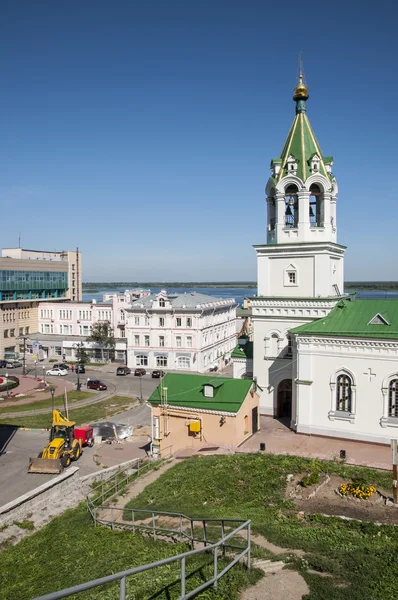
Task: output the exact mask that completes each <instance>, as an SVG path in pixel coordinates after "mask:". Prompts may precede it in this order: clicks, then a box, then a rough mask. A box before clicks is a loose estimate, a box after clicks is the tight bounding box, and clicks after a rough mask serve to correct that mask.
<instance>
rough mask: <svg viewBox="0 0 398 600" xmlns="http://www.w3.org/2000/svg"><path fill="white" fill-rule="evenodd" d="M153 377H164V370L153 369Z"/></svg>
mask: <svg viewBox="0 0 398 600" xmlns="http://www.w3.org/2000/svg"><path fill="white" fill-rule="evenodd" d="M152 377H153V379H160V378H161V377H164V371H152Z"/></svg>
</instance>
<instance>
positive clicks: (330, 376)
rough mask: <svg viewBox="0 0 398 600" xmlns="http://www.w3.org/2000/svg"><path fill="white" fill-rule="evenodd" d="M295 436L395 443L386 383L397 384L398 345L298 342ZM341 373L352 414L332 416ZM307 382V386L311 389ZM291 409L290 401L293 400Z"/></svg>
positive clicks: (396, 423) (396, 424)
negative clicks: (348, 382)
mask: <svg viewBox="0 0 398 600" xmlns="http://www.w3.org/2000/svg"><path fill="white" fill-rule="evenodd" d="M295 368H296V370H297V372H296V373H295V374H294V378H295V379H297V380H298V381H297V383H296V395H297V414H296V415H295V419H294V420H295V423H292V424H293V425H294V424H295V425H296V430H297V432H298V433H306V434H317V435H326V436H333V437H339V438H347V439H357V440H364V441H369V442H377V443H386V444H388V443H390V439H391V438H398V419H397V420H395V419H388V393H387V388H388V381H389V379H390V378H393V377H394V374H396V378H398V373H397V371H398V343H392V342H377V341H368V340H363V341H358V340H355V339H351V340H347V339H346V340H342V339H335V340H333V339H330V340H326V341H325V340H320V341H319V340H318V341H314V340H311V341H310V342H302V341H299V349H298V356H297V363H296V365H295ZM340 372H346V373H348V374H349V375H351V377H352V380H353V382H354V387H353V388H352V389H353V392H352V412H351V414H350V415H348V414H346V415H344V416H343V415H341V414H340V416H338V415H336V414H335V413H336V386H335V385H334V384H335V381H336V378H337V375H338V374H339V373H340ZM310 382H312V383H310ZM293 405H294V399H293Z"/></svg>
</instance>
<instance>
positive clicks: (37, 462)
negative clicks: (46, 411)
mask: <svg viewBox="0 0 398 600" xmlns="http://www.w3.org/2000/svg"><path fill="white" fill-rule="evenodd" d="M74 427H75V423H74V422H73V421H68V419H66V418H65V417H64V416H63V415H62V414H61V413H60V412H59V411H58V410H53V422H52V426H51V431H50V441H49V443H48V444H47V446H46V447H45V448H43V451H42V452H40V454H39V457H38V458H30V459H29V468H28V473H61V472H62V471H63V469H64V468H65V467H69V465H70V463H71V461H72V460H77V459H78V458H79V457H80V455H81V452H82V441H81V440H77V439H75V437H74Z"/></svg>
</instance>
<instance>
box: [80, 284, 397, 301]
mask: <svg viewBox="0 0 398 600" xmlns="http://www.w3.org/2000/svg"><path fill="white" fill-rule="evenodd" d="M124 290H125V288H124V287H119V288H114V289H104V290H98V292H96V293H91V294H90V293H87V292H84V290H83V302H91V301H92V300H96V301H97V302H102V297H103V295H104V294H115V293H117V292H124ZM160 290H161V288H151V292H152V293H153V294H157V293H158V292H160ZM167 291H168V292H170V293H173V292H174V293H176V294H184V293H186V294H190V293H191V292H196V293H197V294H205V295H206V296H213V297H214V298H234V300H235V301H236V302H237V303H238V304H239V305H241V304H242V303H243V299H244V298H248V297H249V298H251V297H253V296H254V295H255V294H257V289H256V288H244V287H243V288H240V287H239V288H234V287H205V288H202V287H200V288H194V287H192V288H186V287H183V288H178V287H176V288H167ZM353 291H355V290H347V291H346V293H352V292H353ZM356 294H357V298H368V299H374V300H377V299H381V298H384V299H391V300H392V299H394V298H398V291H390V290H386V291H384V290H357V292H356Z"/></svg>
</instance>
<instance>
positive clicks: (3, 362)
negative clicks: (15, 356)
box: [0, 360, 7, 369]
mask: <svg viewBox="0 0 398 600" xmlns="http://www.w3.org/2000/svg"><path fill="white" fill-rule="evenodd" d="M6 366H7V361H6V360H0V369H5V367H6Z"/></svg>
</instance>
